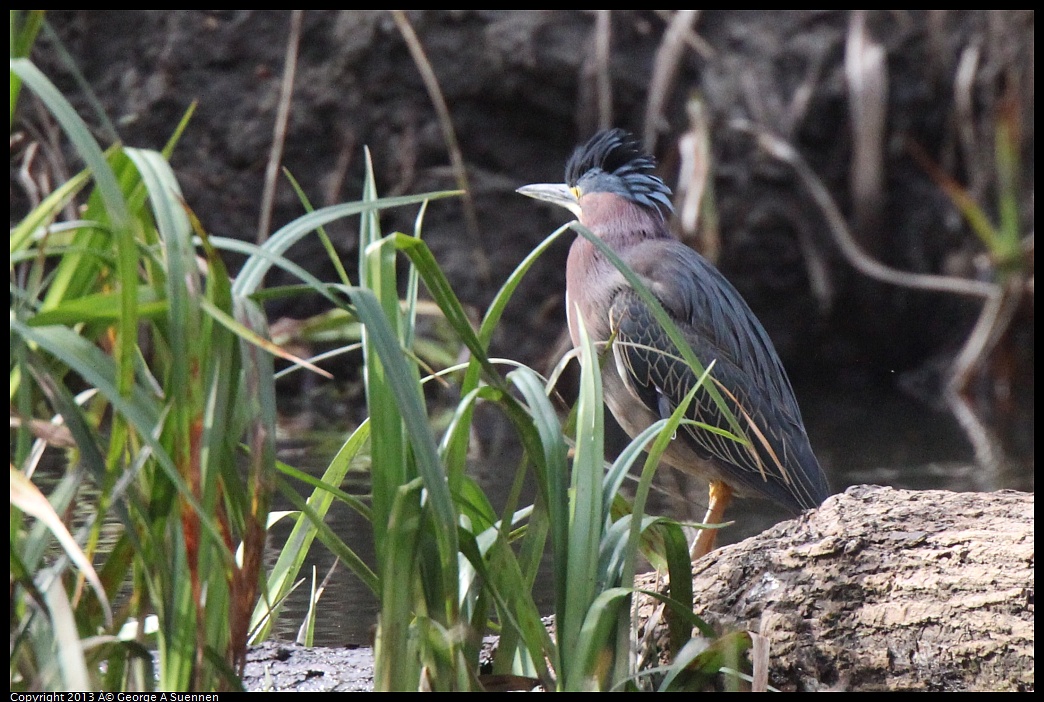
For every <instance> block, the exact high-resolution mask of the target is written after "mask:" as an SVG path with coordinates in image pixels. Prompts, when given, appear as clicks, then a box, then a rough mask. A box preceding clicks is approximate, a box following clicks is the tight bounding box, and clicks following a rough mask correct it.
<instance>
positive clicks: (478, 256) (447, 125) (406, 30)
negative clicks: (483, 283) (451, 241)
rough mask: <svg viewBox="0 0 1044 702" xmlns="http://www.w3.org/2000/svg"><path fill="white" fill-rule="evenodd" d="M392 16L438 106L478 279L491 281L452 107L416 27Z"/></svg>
mask: <svg viewBox="0 0 1044 702" xmlns="http://www.w3.org/2000/svg"><path fill="white" fill-rule="evenodd" d="M391 15H392V19H394V20H395V26H396V27H398V29H399V33H400V34H401V35H402V38H403V41H405V42H406V47H407V48H408V49H409V51H410V56H412V57H413V63H414V64H415V65H416V66H417V70H418V71H420V75H421V80H423V81H424V87H425V88H426V89H427V91H428V97H429V98H430V99H431V103H432V105H433V106H434V107H435V113H436V114H437V115H438V118H439V126H440V127H441V128H442V138H443V140H444V141H445V142H446V148H447V149H448V150H449V157H450V163H451V164H452V166H453V175H454V176H455V178H456V181H457V187H458V188H459V189H460V190H463V191H464V219H465V222H466V223H467V231H468V235H469V236H470V237H471V242H472V253H473V255H474V259H475V264H476V266H477V267H478V273H479V276H480V277H481V278H482V279H483V280H489V279H490V278H491V276H492V269H491V267H490V263H489V258H488V257H487V256H486V251H485V249H484V248H483V246H482V238H481V236H480V235H479V223H478V214H477V212H476V210H475V200H474V199H473V198H472V196H471V188H470V187H469V186H468V173H467V170H466V169H465V167H464V157H463V155H462V152H461V150H460V144H459V143H458V141H457V132H456V130H455V129H454V128H453V119H452V117H451V116H450V111H449V106H448V105H447V104H446V98H445V97H444V96H443V94H442V88H440V87H439V79H438V77H436V75H435V70H434V69H433V68H432V66H431V62H430V61H428V57H427V55H426V54H425V53H424V47H423V46H422V45H421V43H420V39H419V38H418V37H417V33H416V32H415V31H414V30H413V25H411V24H410V20H409V19H408V18H407V17H406V12H405V11H403V10H391Z"/></svg>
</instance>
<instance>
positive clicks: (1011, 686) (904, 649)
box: [637, 486, 1034, 691]
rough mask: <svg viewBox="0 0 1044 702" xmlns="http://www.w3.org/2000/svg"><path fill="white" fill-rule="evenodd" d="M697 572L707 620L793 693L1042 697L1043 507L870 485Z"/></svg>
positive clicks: (1009, 496) (1028, 497) (1012, 495)
mask: <svg viewBox="0 0 1044 702" xmlns="http://www.w3.org/2000/svg"><path fill="white" fill-rule="evenodd" d="M694 568H695V575H694V587H693V591H694V592H695V593H696V595H695V599H696V612H697V614H699V615H700V616H702V617H703V618H704V619H705V620H707V621H708V622H709V623H711V624H712V625H713V626H715V627H716V628H717V629H719V630H722V631H729V630H733V631H734V630H736V629H746V630H748V631H752V632H754V633H758V634H761V635H762V636H764V637H766V638H767V639H768V641H769V643H770V652H769V684H770V685H772V686H774V687H776V688H779V689H781V690H890V691H891V690H894V691H899V690H910V691H913V690H1032V689H1033V686H1034V681H1033V590H1034V586H1033V495H1032V494H1026V493H1019V492H1013V491H1002V492H996V493H953V492H943V491H923V492H912V491H905V490H894V489H891V488H883V487H876V486H858V487H854V488H851V489H849V490H848V491H847V492H846V493H844V494H842V495H836V496H834V497H832V498H830V499H829V500H827V501H826V503H824V504H823V506H822V507H820V508H819V509H818V510H816V511H814V512H812V513H809V514H807V515H805V516H804V517H802V518H800V519H796V520H792V521H789V522H784V523H781V524H779V525H777V526H776V527H773V528H772V529H769V530H768V531H766V532H764V533H762V534H760V535H759V536H755V537H752V538H750V539H747V540H746V541H743V542H741V543H738V544H735V545H732V546H727V547H724V548H722V549H719V550H718V551H716V552H714V553H712V554H710V555H709V556H708V557H706V558H704V559H703V560H701V561H700V562H698V563H697V564H696V566H695V567H694ZM654 580H655V578H654V575H653V574H647V575H645V576H642V578H640V579H639V582H638V583H637V585H638V587H641V588H647V589H655V583H654ZM654 610H655V605H654V604H651V603H649V602H648V600H646V601H645V602H639V606H638V612H639V614H638V616H639V618H640V620H641V621H642V622H643V623H644V622H646V621H647V619H648V617H649V615H650V613H651V612H653V611H654ZM656 627H661V630H656ZM652 638H653V640H654V641H658V642H666V640H667V637H666V631H665V629H662V624H655V625H654V631H653V637H652Z"/></svg>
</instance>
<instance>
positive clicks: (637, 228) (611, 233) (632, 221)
mask: <svg viewBox="0 0 1044 702" xmlns="http://www.w3.org/2000/svg"><path fill="white" fill-rule="evenodd" d="M580 204H581V207H582V208H583V217H582V218H581V219H580V221H581V223H582V224H583V225H584V226H585V227H587V228H588V229H590V230H591V231H592V232H593V233H595V234H597V235H598V236H599V237H600V238H601V239H602V240H603V241H604V242H605V243H607V244H609V246H611V247H612V248H613V250H614V251H618V252H619V251H622V250H624V249H627V248H629V247H630V246H633V245H635V244H637V243H639V242H641V241H645V240H647V239H670V238H672V237H671V233H670V231H669V230H668V229H667V224H666V223H665V222H664V221H663V217H661V216H660V213H659V212H658V211H656V210H650V209H649V208H647V207H643V206H641V205H637V204H635V203H633V202H630V201H629V200H627V199H626V198H623V197H620V196H619V195H614V194H612V193H591V194H588V195H584V196H583V198H582V200H581V203H580Z"/></svg>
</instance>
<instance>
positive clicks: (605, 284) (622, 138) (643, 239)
mask: <svg viewBox="0 0 1044 702" xmlns="http://www.w3.org/2000/svg"><path fill="white" fill-rule="evenodd" d="M655 166H656V162H655V160H654V159H653V158H652V157H651V156H649V155H647V154H645V153H644V152H643V151H642V149H641V147H640V145H639V144H638V142H637V140H636V139H635V138H634V137H633V136H632V135H630V134H629V133H627V132H625V131H623V130H621V129H613V130H609V131H604V132H600V133H599V134H596V135H595V136H594V137H592V138H591V140H590V141H588V142H587V143H586V144H584V145H583V146H580V147H578V148H577V149H576V151H574V152H573V155H572V157H571V158H570V159H569V161H568V163H567V164H566V170H565V175H566V178H565V179H566V182H565V183H562V184H559V183H554V184H538V185H527V186H525V187H522V188H519V190H518V192H520V193H522V194H523V195H528V196H529V197H533V198H536V199H538V200H544V201H546V202H551V203H554V204H556V205H560V206H562V207H565V208H566V209H568V210H569V211H570V212H572V213H573V214H574V215H576V217H577V219H579V221H580V223H581V224H583V225H584V226H585V227H587V228H588V229H589V230H591V232H593V233H594V234H595V235H597V236H598V237H600V238H601V240H602V241H604V242H605V243H606V244H607V245H608V246H609V247H610V248H612V250H613V251H614V252H616V254H617V255H619V257H620V258H621V259H623V261H624V262H625V263H627V264H628V265H629V266H630V267H631V269H632V270H633V271H634V272H635V273H636V274H637V276H638V277H639V278H640V279H641V280H642V282H644V283H645V285H646V286H647V287H648V289H649V290H650V291H651V292H652V294H653V295H655V296H656V298H657V299H658V300H659V302H660V303H661V305H662V306H663V308H664V309H665V310H666V312H667V314H668V315H669V316H670V317H671V319H672V320H673V321H674V323H675V324H676V325H677V326H678V328H679V329H680V330H681V332H682V333H683V334H684V336H685V340H686V341H687V342H688V343H689V346H690V347H691V348H692V351H693V352H694V353H695V354H696V357H697V358H698V359H699V360H700V362H701V363H703V364H705V365H707V364H710V363H711V361H714V362H715V364H714V367H713V369H712V370H711V375H712V377H713V378H714V381H715V384H716V386H717V387H718V389H719V391H720V395H721V396H722V397H723V398H724V400H725V403H726V404H727V405H728V407H729V409H730V410H731V412H732V415H733V416H734V417H735V418H736V420H737V421H738V422H739V423H740V426H741V427H742V428H743V429H744V432H745V433H746V435H747V437H748V438H749V440H750V444H749V445H745V444H742V443H739V442H737V441H734V440H731V439H729V438H727V437H723V436H721V435H720V434H715V433H713V432H709V431H707V430H705V429H702V428H700V427H698V426H695V425H692V424H684V425H683V427H684V428H683V429H682V430H679V432H678V434H677V436H676V437H675V439H674V440H673V441H671V443H670V445H669V446H668V448H667V451H666V452H665V454H664V460H665V461H666V462H667V463H668V464H670V465H672V466H673V467H675V468H677V469H679V470H682V471H684V472H686V473H693V474H696V475H698V476H701V477H703V478H704V479H706V480H708V481H709V482H710V502H709V504H708V509H707V516H706V517H705V519H704V521H705V522H706V523H708V524H717V523H720V522H721V521H722V515H723V513H724V511H725V508H726V506H727V505H728V503H729V501H730V500H731V498H732V495H733V494H734V493H735V494H738V495H741V496H750V497H762V498H767V499H769V500H772V501H774V502H776V503H778V504H780V505H782V506H783V507H785V508H787V509H788V510H790V511H792V512H794V513H797V512H800V511H802V510H805V509H810V508H813V507H817V506H818V505H819V504H820V503H822V502H823V500H825V499H826V498H827V495H828V494H829V488H828V487H827V481H826V477H825V476H824V475H823V471H822V469H821V468H820V467H819V462H818V461H817V460H816V457H815V454H813V452H812V447H811V446H810V445H809V442H808V436H807V434H806V433H805V426H804V423H803V422H802V420H801V411H800V410H799V409H798V404H797V400H796V399H795V398H794V390H793V389H792V388H791V386H790V381H789V379H788V378H787V374H786V371H784V370H783V364H782V363H781V362H780V360H779V356H778V355H777V354H776V350H775V348H774V347H773V346H772V342H771V341H770V340H769V337H768V334H767V333H766V332H765V329H764V328H763V327H762V326H761V323H760V322H759V321H758V320H757V318H756V317H755V316H754V313H753V312H751V311H750V307H748V306H747V303H746V302H744V300H743V298H742V297H740V294H739V293H738V292H736V289H735V288H734V287H732V285H731V284H730V283H729V281H727V280H726V279H725V277H724V276H722V274H721V273H720V272H718V270H717V269H716V268H714V266H712V265H711V264H710V263H709V262H708V261H707V260H706V259H704V258H703V257H702V256H700V255H699V254H698V253H696V252H695V251H693V250H692V249H691V248H689V247H688V246H686V245H684V244H682V243H681V242H680V241H678V240H677V239H676V238H674V236H673V235H672V234H671V233H670V230H669V229H668V227H667V224H666V220H665V218H666V215H667V214H668V213H670V212H672V211H673V208H672V206H671V201H670V195H671V191H670V188H668V187H667V185H666V184H665V183H664V182H663V181H662V180H661V179H660V178H658V177H657V176H656V175H654V174H653V171H654V169H655ZM566 308H567V319H568V323H569V334H570V336H571V337H572V340H573V345H574V346H577V345H578V344H579V343H580V339H579V334H578V332H579V325H578V323H577V315H582V317H583V321H584V325H585V327H586V329H587V330H588V333H589V335H590V337H591V339H592V340H594V341H595V342H596V343H601V344H603V345H604V344H606V343H610V342H611V343H612V350H613V357H614V359H615V363H606V364H604V366H603V371H602V373H603V379H602V386H603V393H604V397H605V402H606V404H607V405H608V406H609V409H610V411H611V412H612V413H613V416H615V417H616V420H617V421H618V422H619V423H620V425H621V426H622V427H623V428H624V430H625V431H627V433H628V434H630V435H631V436H632V437H633V436H637V435H638V434H639V433H640V432H641V431H643V430H644V429H645V428H647V427H648V426H649V425H650V424H652V423H653V422H655V421H657V420H659V419H661V418H665V417H668V416H670V415H671V414H672V413H673V411H674V410H675V409H676V408H677V407H678V405H679V404H680V403H681V402H682V400H683V399H684V398H685V396H686V395H687V394H688V393H689V391H690V390H691V389H692V388H693V386H694V385H695V383H696V381H697V379H698V377H697V375H696V374H695V372H694V371H693V369H692V368H691V367H690V366H689V365H688V364H687V363H685V362H684V361H683V360H682V359H681V355H680V354H679V353H678V351H677V348H676V347H675V345H674V344H673V343H672V342H671V341H670V339H669V338H668V336H667V334H666V333H665V332H664V330H663V328H662V327H661V326H660V325H659V324H658V323H657V322H656V319H655V318H654V317H653V315H652V313H651V312H650V311H649V308H648V307H647V306H646V305H645V303H644V302H643V301H642V299H641V297H639V295H638V294H637V293H636V292H635V291H634V289H633V288H631V286H630V285H629V284H628V283H627V281H626V279H625V278H624V277H623V275H621V274H620V272H619V271H618V270H617V269H616V268H615V267H614V266H613V264H612V263H611V262H609V261H608V260H607V259H606V258H605V257H604V256H603V255H602V254H600V253H599V252H598V250H597V248H596V247H595V246H594V245H593V244H592V243H591V242H590V241H588V240H587V239H585V238H583V237H577V239H576V240H575V241H574V242H573V244H572V248H571V249H570V250H569V259H568V262H567V264H566ZM687 418H688V419H692V420H696V421H698V422H702V423H704V424H706V425H708V426H712V427H719V428H721V429H725V430H731V429H732V425H731V424H730V423H729V422H728V421H727V420H726V419H725V417H724V416H723V415H722V413H721V410H720V409H719V408H718V406H717V405H716V404H715V403H714V401H713V400H712V399H711V398H710V396H709V394H708V393H707V392H706V390H703V389H701V390H699V391H697V393H696V396H695V398H694V400H693V402H692V403H691V404H690V405H689V408H688V412H687ZM714 535H715V531H714V530H713V529H704V530H702V531H701V532H700V536H699V537H698V538H697V540H696V543H695V544H694V546H693V549H692V556H693V558H699V557H700V556H702V555H704V554H705V553H707V552H708V551H710V550H711V549H712V548H713V546H714Z"/></svg>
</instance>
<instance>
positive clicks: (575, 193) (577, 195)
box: [569, 185, 583, 200]
mask: <svg viewBox="0 0 1044 702" xmlns="http://www.w3.org/2000/svg"><path fill="white" fill-rule="evenodd" d="M569 192H571V193H573V197H575V198H576V199H577V200H579V199H580V196H581V195H582V194H583V193H581V192H580V188H578V187H576V186H575V185H574V186H573V187H571V188H569Z"/></svg>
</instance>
